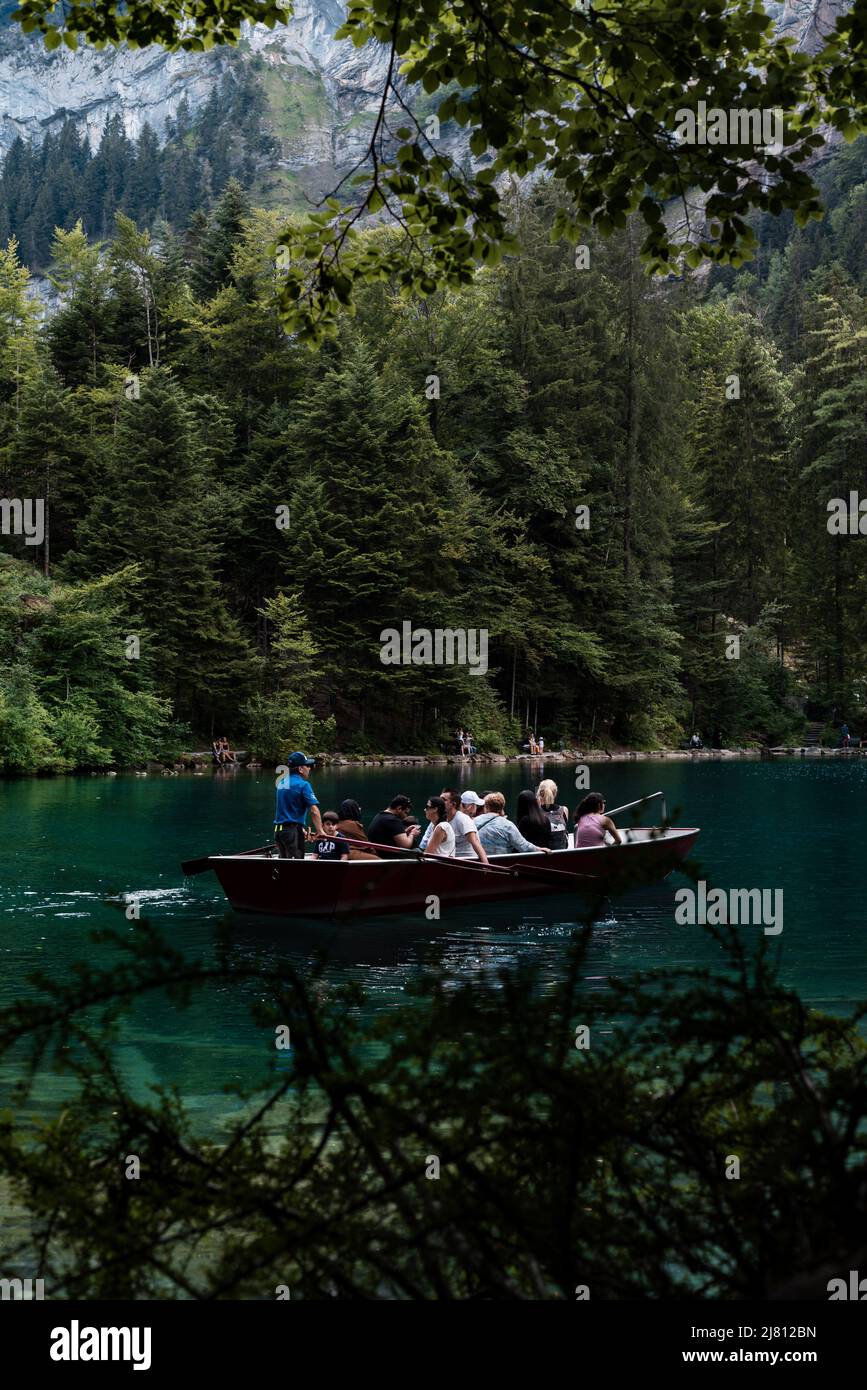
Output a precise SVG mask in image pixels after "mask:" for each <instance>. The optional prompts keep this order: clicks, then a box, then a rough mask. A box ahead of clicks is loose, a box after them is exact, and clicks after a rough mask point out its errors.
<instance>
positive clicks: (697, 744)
mask: <svg viewBox="0 0 867 1390" xmlns="http://www.w3.org/2000/svg"><path fill="white" fill-rule="evenodd" d="M689 746H690V748H703V747H704V744H703V743H702V741H701V738H700V736H699V734H698V732H696V733H694V734H693V736H692V738H691V739H690V741H689Z"/></svg>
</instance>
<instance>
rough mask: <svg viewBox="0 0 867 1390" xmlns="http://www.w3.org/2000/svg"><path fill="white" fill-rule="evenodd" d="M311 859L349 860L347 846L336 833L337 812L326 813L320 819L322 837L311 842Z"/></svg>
mask: <svg viewBox="0 0 867 1390" xmlns="http://www.w3.org/2000/svg"><path fill="white" fill-rule="evenodd" d="M311 857H312V858H313V859H328V860H332V861H333V860H335V859H349V845H348V844H347V843H346V840H345V839H344V838H343V836H342V835H339V834H338V833H337V812H336V811H326V812H325V814H324V815H323V817H322V835H321V836H320V837H319V839H314V841H313V854H312V856H311Z"/></svg>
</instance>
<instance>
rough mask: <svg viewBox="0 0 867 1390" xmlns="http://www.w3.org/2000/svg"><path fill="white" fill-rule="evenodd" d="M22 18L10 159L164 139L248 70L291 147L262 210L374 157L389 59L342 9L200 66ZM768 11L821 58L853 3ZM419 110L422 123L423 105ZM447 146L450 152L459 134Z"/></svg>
mask: <svg viewBox="0 0 867 1390" xmlns="http://www.w3.org/2000/svg"><path fill="white" fill-rule="evenodd" d="M14 8H15V3H14V0H13V3H0V157H2V155H3V154H5V152H6V151H7V150H8V148H9V146H10V145H11V144H12V142H13V140H14V139H15V138H16V136H19V135H20V136H22V138H24V139H25V140H32V139H41V138H42V136H43V135H44V134H45V133H46V131H49V130H51V129H52V128H56V127H57V125H58V124H60V123H62V122H63V121H64V120H66V119H67V118H69V117H71V118H72V119H74V120H75V121H76V123H77V124H78V126H79V128H80V129H81V130H83V131H86V132H87V134H88V137H89V139H90V141H91V143H92V144H93V145H96V144H97V143H98V142H99V138H100V134H101V132H102V129H103V127H104V125H105V121H106V118H107V117H109V116H113V115H119V116H120V117H121V119H122V120H123V123H124V127H125V129H126V132H127V134H128V135H130V136H137V135H138V134H139V132H140V131H141V129H142V127H143V126H144V125H145V124H150V125H151V126H152V127H153V128H154V129H155V130H156V131H157V132H158V133H159V132H161V131H162V129H163V127H164V126H165V123H166V120H167V119H168V118H170V117H173V116H174V115H175V114H176V113H177V110H178V107H179V106H180V104H181V102H182V101H184V100H186V101H187V102H188V103H189V105H190V107H191V109H192V110H193V111H195V110H197V109H198V108H199V107H201V106H202V105H203V104H204V103H205V101H206V100H207V98H208V96H209V95H210V93H211V92H212V90H213V88H214V84H215V83H217V82H218V81H219V80H220V78H221V77H222V76H223V74H225V73H227V72H231V71H232V70H233V69H237V66H238V65H241V64H243V65H247V66H251V67H252V69H253V71H254V73H255V74H256V77H257V81H259V82H260V83H261V86H262V89H263V91H264V93H265V96H266V98H267V102H268V108H269V112H270V123H271V125H272V128H273V132H274V134H275V135H276V137H277V140H278V143H279V147H280V155H279V159H278V161H277V166H276V168H275V169H274V170H273V171H270V174H269V175H268V176H267V177H266V178H265V179H264V180H263V186H262V188H261V189H259V190H257V191H258V192H259V193H260V194H264V195H265V196H264V197H263V199H262V200H263V201H265V202H268V201H282V200H284V199H287V198H288V199H289V200H290V201H293V200H294V199H295V198H297V197H298V196H299V190H301V191H303V192H306V193H320V192H322V191H325V189H326V188H328V187H330V186H331V185H332V183H333V182H334V174H335V171H342V170H344V169H345V168H346V167H347V166H348V165H349V164H350V163H351V162H353V161H354V160H355V159H357V158H358V156H359V155H360V154H361V152H362V151H363V150H364V148H365V144H366V138H365V137H366V135H367V133H368V132H369V130H370V126H371V123H372V122H373V120H374V117H375V110H376V105H377V100H378V93H379V92H380V90H381V84H382V78H383V75H384V65H385V55H384V53H383V51H381V50H380V51H377V50H376V49H374V48H373V47H368V48H364V49H356V48H353V47H352V46H351V45H349V44H345V43H340V44H338V43H335V41H334V33H335V30H336V29H337V28H338V26H339V25H340V23H341V22H342V19H343V7H342V5H341V4H340V3H339V0H296V4H295V14H294V16H293V17H292V19H291V20H290V21H289V23H288V24H287V25H286V26H284V27H282V28H280V27H278V28H277V29H274V30H270V29H266V28H264V27H262V26H258V25H256V26H249V25H248V26H246V27H245V30H244V34H243V37H242V40H241V43H240V45H239V46H238V48H236V49H234V50H228V49H218V50H215V51H213V52H211V53H207V54H200V55H199V54H195V55H191V54H180V53H165V52H163V51H162V50H159V49H154V50H150V51H145V52H141V51H137V52H127V51H124V50H120V51H116V50H105V51H103V52H96V51H95V50H84V51H80V52H78V53H70V52H68V51H67V50H66V49H65V48H61V49H59V50H57V51H55V52H54V53H48V52H46V50H45V49H44V48H43V46H42V44H41V42H39V41H38V40H37V39H36V38H34V36H32V35H24V34H22V33H21V32H20V30H19V29H18V27H17V25H15V24H12V23H10V20H9V15H10V14H11V12H12V10H13V9H14ZM767 8H768V10H769V12H771V13H773V14H774V18H775V19H776V20H777V22H778V24H779V26H780V28H781V30H783V31H784V32H787V33H791V35H792V36H793V38H795V40H796V42H797V43H798V44H799V46H801V47H804V48H808V49H810V50H813V49H815V48H816V47H818V46H819V45H820V43H821V36H822V34H823V33H825V32H827V30H828V28H830V27H832V26H833V23H834V21H835V19H836V17H837V15H838V14H839V13H840V12H841V11H842V10H843V9H845V8H846V0H785V3H768V5H767ZM419 106H420V110H419V114H423V108H424V103H423V102H422V103H420V104H419ZM443 134H444V136H446V140H445V147H446V148H448V145H449V143H450V141H449V140H448V132H443Z"/></svg>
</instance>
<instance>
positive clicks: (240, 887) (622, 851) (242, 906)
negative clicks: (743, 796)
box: [208, 828, 699, 917]
mask: <svg viewBox="0 0 867 1390" xmlns="http://www.w3.org/2000/svg"><path fill="white" fill-rule="evenodd" d="M698 835H699V831H698V830H697V829H695V828H688V829H680V828H678V829H667V830H664V831H663V830H650V829H638V830H631V831H630V832H629V840H628V843H626V844H623V845H604V846H600V847H598V848H592V849H577V850H576V849H565V850H557V851H555V852H554V853H553V854H541V853H539V854H504V855H498V856H496V857H495V858H493V859H492V861H491V862H492V863H493V864H495V865H496V866H497V867H499V868H512V869H518V870H519V869H520V867H521V866H522V865H524V866H526V867H527V868H528V869H529V870H534V869H540V870H542V869H556V870H558V871H560V872H561V873H563V874H564V877H563V878H562V879H557V878H553V877H552V878H551V879H546V878H544V877H543V875H542V874H540V875H539V877H538V878H535V877H532V876H531V875H530V873H526V874H520V875H519V874H505V873H488V872H485V871H484V869H483V868H481V867H479V868H476V867H474V866H471V867H465V866H464V864H463V863H461V862H458V863H456V862H454V861H451V860H448V859H433V858H427V857H425V858H419V859H410V858H409V857H406V858H403V857H399V858H398V857H395V858H392V859H364V860H338V861H336V862H334V863H327V862H321V861H319V860H313V859H303V860H302V859H277V858H271V857H269V856H267V855H263V854H262V853H261V852H257V851H253V852H251V853H247V854H231V855H214V856H211V857H209V860H208V864H209V867H210V868H212V869H213V870H214V872H215V873H216V875H217V878H218V879H219V882H220V885H221V887H222V889H223V891H224V893H225V894H226V897H227V898H228V900H229V902H230V903H231V905H232V907H233V908H234V909H235V910H236V911H237V912H252V913H262V914H267V915H269V916H275V917H348V916H358V915H367V916H371V915H375V916H379V915H381V914H382V913H390V912H411V913H419V912H421V913H423V912H425V911H426V909H427V907H428V906H429V900H430V899H431V898H432V897H436V898H438V899H439V907H440V910H442V909H443V908H444V907H461V906H467V905H472V904H473V903H482V902H499V901H503V900H505V899H512V898H536V897H548V896H551V895H557V894H561V895H562V894H563V893H572V892H575V891H578V892H583V893H585V894H589V895H591V896H594V895H595V896H598V895H599V894H600V893H604V894H606V895H609V894H611V893H615V892H623V891H625V890H626V889H628V888H634V887H639V886H641V885H642V884H646V883H657V882H659V881H660V880H661V879H663V878H665V877H667V875H668V874H670V873H671V871H672V870H673V869H675V868H677V866H678V865H679V864H681V863H682V862H683V861H684V860H685V859H686V857H687V855H688V854H689V852H690V850H691V849H692V846H693V845H694V844H695V841H696V840H697V838H698ZM570 879H571V881H570Z"/></svg>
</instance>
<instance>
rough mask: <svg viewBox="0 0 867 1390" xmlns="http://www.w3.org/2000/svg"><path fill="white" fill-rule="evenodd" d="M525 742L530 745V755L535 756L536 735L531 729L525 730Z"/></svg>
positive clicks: (537, 749) (537, 751) (536, 752)
mask: <svg viewBox="0 0 867 1390" xmlns="http://www.w3.org/2000/svg"><path fill="white" fill-rule="evenodd" d="M527 743H528V744H529V745H530V757H531V758H535V757H537V755H538V753H539V745H538V743H537V742H536V735H535V733H534V732H533V730H532V729H528V730H527Z"/></svg>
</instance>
